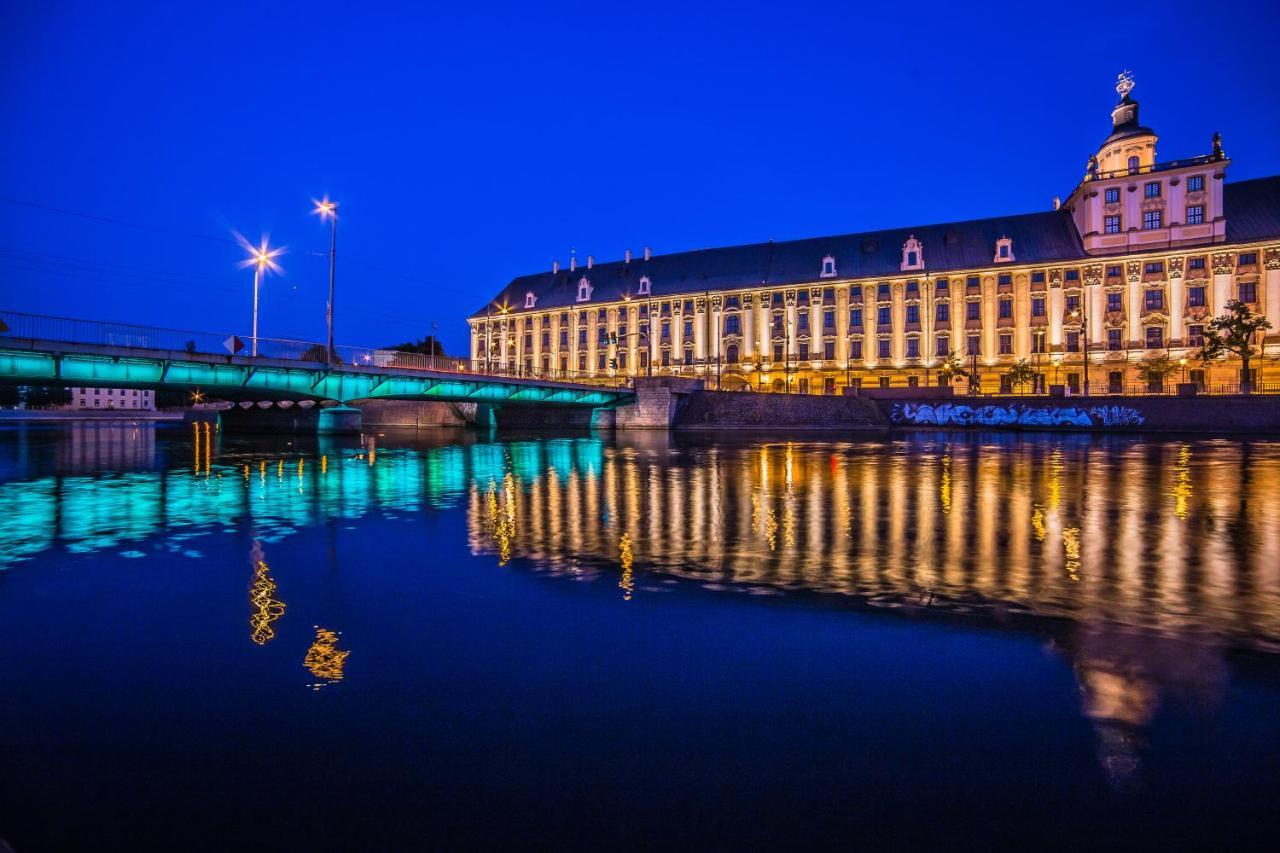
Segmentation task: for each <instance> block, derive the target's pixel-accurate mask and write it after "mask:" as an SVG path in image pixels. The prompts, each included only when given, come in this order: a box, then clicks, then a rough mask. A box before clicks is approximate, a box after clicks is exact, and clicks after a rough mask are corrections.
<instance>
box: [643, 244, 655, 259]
mask: <svg viewBox="0 0 1280 853" xmlns="http://www.w3.org/2000/svg"><path fill="white" fill-rule="evenodd" d="M651 257H653V250H652V249H650V248H649V247H648V246H645V247H644V259H645V260H646V261H647V260H649V258H651Z"/></svg>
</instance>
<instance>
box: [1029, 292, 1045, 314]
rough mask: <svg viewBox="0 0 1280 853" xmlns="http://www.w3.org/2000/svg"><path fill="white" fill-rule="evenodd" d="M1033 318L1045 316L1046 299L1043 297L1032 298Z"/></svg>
mask: <svg viewBox="0 0 1280 853" xmlns="http://www.w3.org/2000/svg"><path fill="white" fill-rule="evenodd" d="M1031 316H1032V317H1043V316H1044V297H1043V296H1033V297H1031Z"/></svg>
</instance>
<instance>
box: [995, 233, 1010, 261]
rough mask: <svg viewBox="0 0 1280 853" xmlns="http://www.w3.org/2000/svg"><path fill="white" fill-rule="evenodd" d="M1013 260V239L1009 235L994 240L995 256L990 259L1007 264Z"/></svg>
mask: <svg viewBox="0 0 1280 853" xmlns="http://www.w3.org/2000/svg"><path fill="white" fill-rule="evenodd" d="M1012 260H1013V240H1012V239H1011V238H1009V237H1001V238H1000V239H999V240H997V241H996V256H995V257H994V258H992V261H993V262H995V263H997V264H1007V263H1009V262H1010V261H1012Z"/></svg>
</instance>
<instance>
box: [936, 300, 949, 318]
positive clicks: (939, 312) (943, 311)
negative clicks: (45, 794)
mask: <svg viewBox="0 0 1280 853" xmlns="http://www.w3.org/2000/svg"><path fill="white" fill-rule="evenodd" d="M933 316H934V318H935V319H936V320H937V321H938V322H939V323H945V322H947V321H948V320H950V319H951V306H950V305H949V304H947V303H946V302H939V303H938V304H937V305H936V306H935V307H934V311H933Z"/></svg>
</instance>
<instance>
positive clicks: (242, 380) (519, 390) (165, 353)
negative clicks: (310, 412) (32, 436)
mask: <svg viewBox="0 0 1280 853" xmlns="http://www.w3.org/2000/svg"><path fill="white" fill-rule="evenodd" d="M565 380H566V377H530V376H514V375H511V374H510V373H507V372H501V371H484V370H476V369H475V368H474V367H473V366H472V365H470V364H468V362H467V361H466V360H464V359H452V358H447V357H442V356H428V355H423V354H420V353H408V352H400V351H397V350H390V349H379V348H374V347H351V346H339V347H335V348H334V350H333V351H332V352H329V353H326V351H325V346H324V345H323V344H317V343H309V342H305V341H290V340H280V339H274V338H258V339H257V340H256V341H254V340H253V339H251V338H249V337H238V336H236V335H232V334H226V333H213V332H192V331H184V330H179V329H164V328H156V327H151V326H137V325H131V324H125V323H105V322H98V321H92V320H77V319H71V318H67V317H48V316H43V315H38V314H23V313H18V312H12V311H0V382H4V383H8V384H22V385H63V386H68V385H69V386H91V387H119V388H153V389H156V388H175V389H190V390H199V391H202V392H205V393H207V394H209V395H210V396H214V397H220V398H223V399H228V400H272V399H313V400H337V401H340V402H344V403H346V402H351V401H355V400H367V399H390V400H440V401H450V402H489V403H525V404H544V405H559V406H563V405H569V406H593V407H609V406H615V405H617V404H619V403H622V402H626V401H628V400H630V399H631V395H632V391H631V389H630V388H628V387H627V386H626V384H625V382H626V380H625V379H622V378H619V379H617V380H615V381H610V380H603V381H601V380H593V381H592V382H590V383H585V382H573V381H565Z"/></svg>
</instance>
